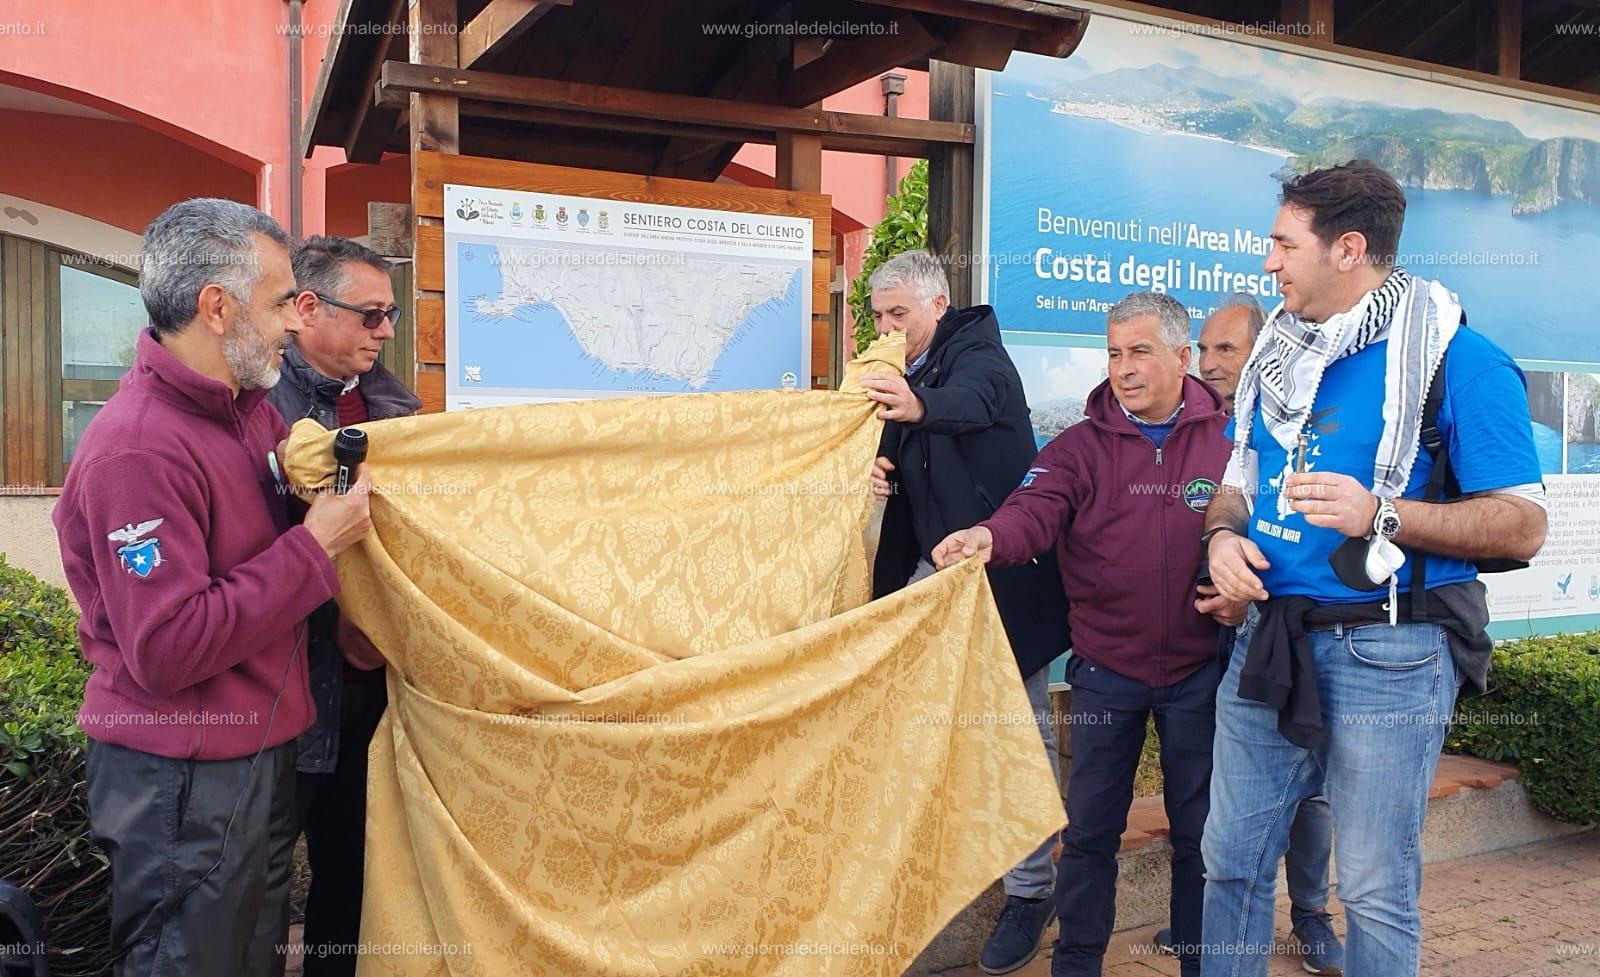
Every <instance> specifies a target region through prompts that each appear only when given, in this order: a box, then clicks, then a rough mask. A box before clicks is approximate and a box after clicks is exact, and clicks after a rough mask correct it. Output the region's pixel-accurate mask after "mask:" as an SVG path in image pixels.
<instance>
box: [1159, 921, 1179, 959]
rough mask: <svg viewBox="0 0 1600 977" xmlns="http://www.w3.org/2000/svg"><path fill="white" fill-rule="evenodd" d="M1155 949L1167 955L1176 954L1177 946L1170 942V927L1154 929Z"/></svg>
mask: <svg viewBox="0 0 1600 977" xmlns="http://www.w3.org/2000/svg"><path fill="white" fill-rule="evenodd" d="M1156 949H1157V950H1160V951H1161V952H1162V953H1165V954H1167V955H1168V956H1173V957H1175V956H1177V955H1178V948H1177V947H1176V946H1174V945H1173V943H1172V927H1170V926H1163V927H1161V928H1160V929H1158V930H1156Z"/></svg>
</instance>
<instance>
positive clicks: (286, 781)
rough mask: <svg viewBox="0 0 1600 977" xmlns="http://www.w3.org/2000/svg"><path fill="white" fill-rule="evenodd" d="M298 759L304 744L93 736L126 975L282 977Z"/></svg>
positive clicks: (95, 824)
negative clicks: (211, 746)
mask: <svg viewBox="0 0 1600 977" xmlns="http://www.w3.org/2000/svg"><path fill="white" fill-rule="evenodd" d="M294 762H295V746H294V743H293V742H289V743H285V744H283V745H282V746H277V747H273V748H271V749H268V750H263V751H262V752H261V754H260V756H258V757H245V758H243V759H238V760H173V759H169V758H167V757H160V756H155V755H153V754H149V753H144V752H141V751H139V750H131V749H128V748H127V747H122V746H113V745H110V744H106V743H97V742H95V741H93V740H91V741H90V742H89V747H88V755H87V766H88V796H89V826H90V831H91V833H92V834H93V836H94V839H95V841H96V842H97V843H98V844H99V845H100V847H101V848H102V849H103V850H104V851H105V853H106V854H107V856H108V857H109V858H110V860H111V944H112V946H113V947H115V948H118V949H119V950H121V949H126V951H127V952H126V953H125V954H124V955H123V956H122V957H121V959H120V960H119V961H118V962H117V964H116V965H115V967H114V968H113V973H114V974H116V977H178V975H184V977H190V975H192V977H213V975H218V974H241V975H245V977H281V975H282V974H283V967H284V959H283V953H284V942H285V941H286V940H287V938H288V935H289V873H290V869H291V864H292V861H293V858H294V838H295V827H294V813H295V812H294V791H295V782H294ZM224 840H226V842H227V844H226V849H224V845H223V842H224Z"/></svg>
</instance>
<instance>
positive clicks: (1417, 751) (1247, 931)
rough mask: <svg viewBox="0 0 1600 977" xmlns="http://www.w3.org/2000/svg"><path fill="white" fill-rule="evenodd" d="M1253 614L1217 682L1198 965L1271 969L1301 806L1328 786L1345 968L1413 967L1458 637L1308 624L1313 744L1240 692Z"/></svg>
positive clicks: (1218, 976) (1257, 972) (1213, 969)
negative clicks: (1425, 830)
mask: <svg viewBox="0 0 1600 977" xmlns="http://www.w3.org/2000/svg"><path fill="white" fill-rule="evenodd" d="M1256 620H1257V615H1256V611H1255V608H1254V607H1252V608H1251V609H1250V612H1249V614H1248V616H1247V617H1246V619H1245V623H1244V626H1243V627H1241V628H1240V629H1239V636H1238V639H1237V644H1236V645H1235V647H1234V653H1233V658H1232V661H1231V662H1230V663H1229V667H1228V671H1227V674H1226V675H1224V677H1223V679H1222V685H1221V688H1220V689H1219V690H1218V692H1217V735H1216V747H1215V751H1214V754H1213V757H1214V765H1215V776H1213V777H1212V779H1211V815H1210V820H1209V821H1207V823H1206V831H1205V840H1204V842H1203V844H1202V846H1201V849H1202V852H1203V854H1204V857H1205V868H1206V888H1205V924H1204V938H1203V942H1204V944H1205V950H1206V952H1205V954H1204V955H1203V957H1202V970H1201V973H1202V974H1203V975H1204V977H1265V974H1266V973H1267V955H1268V954H1269V953H1270V952H1271V950H1272V944H1273V933H1272V924H1273V897H1274V888H1275V882H1276V877H1277V864H1278V859H1279V858H1281V857H1283V854H1284V852H1285V850H1286V849H1287V848H1288V847H1289V835H1290V821H1291V819H1292V818H1291V814H1292V812H1294V811H1295V809H1296V808H1297V806H1298V805H1300V804H1301V802H1303V801H1304V800H1306V799H1307V798H1309V797H1311V796H1312V795H1314V794H1316V793H1317V792H1318V790H1319V789H1321V790H1323V791H1324V792H1325V793H1326V796H1327V799H1328V803H1329V806H1330V807H1331V809H1332V812H1333V820H1334V823H1335V825H1336V826H1337V828H1338V834H1339V852H1338V858H1339V899H1340V901H1341V902H1342V903H1343V904H1344V910H1345V918H1346V921H1347V923H1348V938H1347V942H1346V946H1345V974H1346V975H1347V977H1408V975H1413V977H1414V975H1415V974H1416V973H1417V972H1418V968H1419V966H1420V956H1421V947H1422V918H1421V914H1420V912H1419V911H1418V908H1417V897H1418V893H1419V891H1420V889H1421V886H1422V821H1423V817H1424V816H1425V815H1426V814H1427V809H1428V790H1429V788H1430V786H1431V785H1432V782H1433V772H1434V768H1435V767H1436V766H1437V765H1438V762H1439V751H1440V749H1441V748H1442V746H1443V745H1444V735H1445V727H1446V725H1447V723H1448V722H1449V719H1450V715H1451V711H1452V710H1453V708H1454V706H1455V697H1456V689H1457V678H1456V670H1455V663H1454V661H1453V660H1452V659H1451V657H1450V646H1449V640H1448V638H1447V637H1446V634H1445V632H1444V630H1443V629H1442V628H1438V627H1434V626H1432V625H1428V624H1402V625H1399V626H1398V627H1392V628H1391V627H1389V626H1388V625H1387V624H1373V625H1365V626H1362V627H1357V628H1345V627H1342V626H1340V627H1337V628H1334V629H1332V630H1326V631H1313V632H1311V633H1310V640H1311V645H1312V650H1313V656H1314V659H1315V664H1316V670H1317V688H1318V691H1319V693H1320V694H1321V697H1322V710H1323V712H1322V721H1323V724H1324V726H1325V727H1326V729H1327V734H1328V735H1327V739H1326V741H1325V742H1324V743H1323V744H1322V745H1321V746H1320V747H1318V748H1317V749H1316V750H1306V749H1301V748H1300V747H1297V746H1295V745H1294V744H1292V743H1290V742H1289V741H1288V740H1286V739H1284V738H1283V737H1282V736H1281V735H1280V734H1279V733H1278V728H1277V722H1278V715H1277V712H1276V710H1273V709H1271V708H1269V707H1267V706H1264V705H1262V704H1261V703H1258V702H1252V701H1248V700H1244V699H1241V698H1240V697H1239V669H1240V668H1241V667H1242V666H1243V664H1244V659H1245V651H1246V649H1247V648H1248V647H1249V643H1250V636H1251V634H1252V633H1253V628H1254V625H1255V622H1256Z"/></svg>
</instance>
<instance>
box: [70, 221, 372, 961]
mask: <svg viewBox="0 0 1600 977" xmlns="http://www.w3.org/2000/svg"><path fill="white" fill-rule="evenodd" d="M288 243H289V242H288V238H287V236H286V235H285V234H284V233H283V230H282V229H281V228H280V227H279V226H278V225H277V223H276V222H275V221H273V220H272V218H270V217H268V216H267V215H265V214H263V213H261V212H260V211H258V210H256V209H255V208H253V207H248V206H246V205H244V204H240V203H235V202H234V201H231V200H187V201H184V202H183V203H180V204H176V205H174V206H172V207H171V208H169V209H168V210H166V211H165V212H164V213H162V214H161V215H160V216H159V217H157V218H156V219H155V220H154V221H152V222H151V224H150V226H149V227H148V228H147V229H146V230H145V235H144V246H143V251H142V269H141V274H140V283H139V290H140V294H141V296H142V297H143V299H144V304H145V308H146V310H147V311H148V312H149V314H150V328H148V329H146V330H145V331H144V332H143V333H142V334H140V336H139V341H138V346H137V352H136V354H135V359H134V364H133V369H132V370H131V371H129V373H128V374H127V375H126V376H124V377H123V378H122V386H121V389H120V390H119V391H118V392H117V394H116V395H115V396H113V397H112V398H111V399H110V400H109V401H108V402H107V403H106V406H105V407H104V408H103V409H102V410H101V411H100V413H99V414H98V415H97V416H96V417H95V419H94V421H93V422H91V423H90V424H89V427H88V430H87V431H86V432H85V433H84V436H83V441H82V442H81V444H80V445H79V448H78V452H77V456H76V457H75V458H74V459H73V461H72V469H71V471H70V473H69V474H68V476H67V481H66V485H65V486H64V487H63V488H62V492H61V499H60V501H59V502H58V503H57V504H56V509H55V514H54V517H53V518H54V520H55V524H56V531H57V533H58V534H59V536H60V540H61V555H62V561H63V563H64V564H65V568H66V574H67V582H68V583H69V584H70V585H71V587H72V592H73V595H74V596H75V597H76V598H77V600H78V604H79V606H80V607H82V608H83V616H82V618H81V620H80V621H79V624H78V634H79V637H80V638H81V640H82V642H83V653H84V657H85V658H87V659H88V660H89V662H90V664H92V665H93V666H94V671H93V673H92V674H91V675H90V676H89V681H88V685H87V688H86V689H85V691H84V702H83V709H82V710H81V711H80V712H79V713H78V723H79V725H80V726H82V728H83V731H84V733H85V735H87V736H88V738H89V748H88V794H89V822H90V826H91V829H92V831H93V834H94V836H95V839H96V841H97V842H98V843H99V844H100V845H101V846H102V848H104V850H105V851H106V853H107V854H108V855H109V857H110V859H111V885H112V890H111V939H112V944H113V946H114V948H115V949H116V952H117V955H118V959H117V963H116V968H115V972H116V973H117V974H118V975H119V977H132V975H146V974H151V975H155V974H160V975H173V974H193V975H196V977H216V975H220V974H230V975H233V974H246V975H274V974H282V973H283V967H284V965H283V959H282V944H283V941H284V939H285V938H286V936H287V933H288V912H289V891H288V883H289V872H290V860H291V855H292V851H293V844H294V837H295V823H294V788H295V779H294V768H295V745H294V740H295V737H296V736H297V735H299V734H300V733H301V732H302V731H303V730H305V728H306V727H307V726H309V725H310V724H311V720H312V715H313V711H314V710H313V707H312V704H311V694H310V689H309V686H308V684H307V680H306V656H305V647H304V639H305V627H304V623H303V622H304V620H305V617H306V615H307V614H309V613H310V612H311V610H312V609H313V608H315V607H316V606H317V605H318V604H321V603H322V602H323V601H325V600H327V599H328V598H330V597H331V596H333V595H334V593H336V592H337V591H338V589H339V579H338V577H337V576H335V574H334V569H333V562H332V557H333V556H335V555H336V554H338V553H339V552H341V551H342V550H344V549H345V548H346V547H348V546H350V545H351V544H352V543H354V542H356V541H357V540H359V539H360V538H361V537H362V536H364V535H365V534H366V532H367V530H368V528H369V527H370V525H371V523H370V520H369V517H368V512H367V496H366V482H365V475H364V473H363V478H362V480H360V481H359V482H358V484H357V488H356V490H354V491H352V492H351V493H350V494H348V495H343V496H332V495H325V496H319V497H318V498H317V499H316V500H314V501H313V502H312V503H311V506H310V509H309V511H308V512H307V514H306V517H305V520H304V522H303V523H302V524H301V525H299V526H295V527H293V528H290V526H289V518H288V511H287V508H286V503H287V501H288V494H287V493H286V492H285V491H283V485H282V482H281V479H280V478H279V477H278V471H279V468H278V462H277V459H276V457H275V455H274V447H275V446H276V445H277V444H278V442H279V441H280V440H282V439H283V437H284V436H285V435H286V434H287V433H288V432H287V428H286V427H285V426H284V423H283V419H282V418H281V417H279V416H278V412H277V411H275V410H273V409H272V407H271V406H269V405H267V404H265V403H264V402H263V399H264V397H265V394H266V388H268V387H271V386H272V385H273V384H274V383H276V382H277V379H278V367H279V364H280V362H281V351H282V349H283V347H284V345H285V343H286V342H287V338H288V337H287V336H286V334H288V333H294V332H297V331H298V330H299V328H300V320H299V317H298V315H297V313H296V312H295V309H294V305H293V302H294V298H295V295H296V294H298V291H299V290H298V289H297V288H296V287H295V280H294V274H293V272H292V271H291V269H290V266H289V253H288Z"/></svg>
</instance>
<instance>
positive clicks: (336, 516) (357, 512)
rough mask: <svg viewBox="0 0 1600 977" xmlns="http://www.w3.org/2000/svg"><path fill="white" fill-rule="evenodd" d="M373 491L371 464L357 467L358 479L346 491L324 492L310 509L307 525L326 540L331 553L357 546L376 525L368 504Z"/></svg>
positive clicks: (324, 542)
mask: <svg viewBox="0 0 1600 977" xmlns="http://www.w3.org/2000/svg"><path fill="white" fill-rule="evenodd" d="M371 491H372V476H371V475H369V474H368V473H367V466H366V465H361V466H360V467H358V468H357V469H356V483H355V484H354V485H352V486H350V491H349V492H347V493H345V494H344V495H334V494H333V493H332V492H320V493H318V494H317V497H316V498H314V499H312V500H311V508H309V509H307V510H306V518H305V527H306V528H307V529H309V530H310V531H311V535H312V536H314V537H315V538H316V540H317V542H318V543H320V544H322V548H323V550H325V551H326V552H327V554H328V556H329V557H330V558H331V557H335V556H338V555H339V554H340V553H343V552H344V551H345V550H347V549H349V548H350V547H352V546H354V545H355V544H356V543H357V542H359V541H360V539H361V538H362V537H363V536H365V535H367V533H368V531H370V530H371V529H372V513H371V511H370V510H369V509H368V507H367V502H368V495H369V493H370V492H371Z"/></svg>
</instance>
